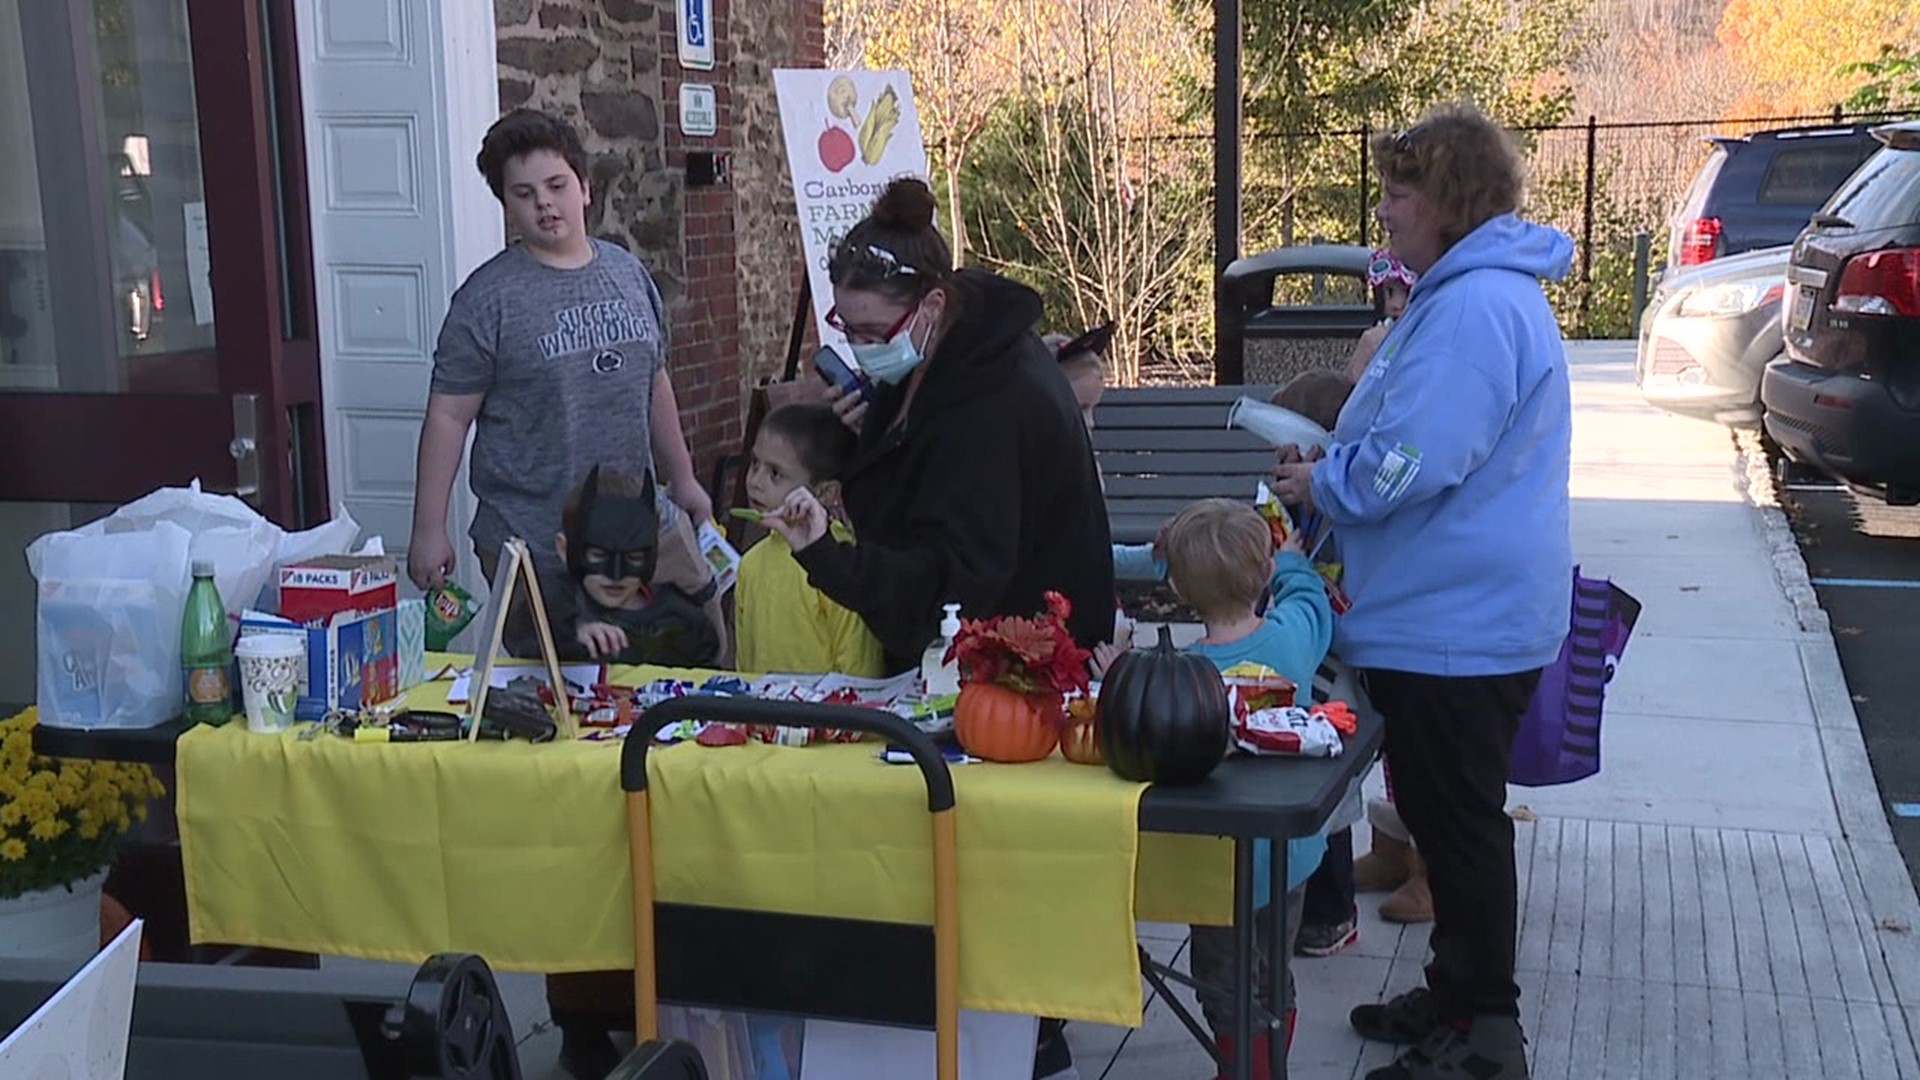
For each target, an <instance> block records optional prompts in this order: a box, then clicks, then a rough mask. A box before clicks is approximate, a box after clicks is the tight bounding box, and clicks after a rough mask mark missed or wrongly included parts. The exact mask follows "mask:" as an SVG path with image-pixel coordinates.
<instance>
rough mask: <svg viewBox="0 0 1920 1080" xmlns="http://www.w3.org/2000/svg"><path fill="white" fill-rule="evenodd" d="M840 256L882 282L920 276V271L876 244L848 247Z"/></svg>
mask: <svg viewBox="0 0 1920 1080" xmlns="http://www.w3.org/2000/svg"><path fill="white" fill-rule="evenodd" d="M840 254H841V257H842V258H852V259H855V260H857V261H858V263H859V265H860V268H861V269H863V270H865V271H867V272H868V273H869V274H871V275H873V276H874V277H877V278H879V279H880V280H882V281H885V280H886V279H888V278H896V277H919V276H920V271H918V270H915V269H914V268H913V267H911V266H909V265H907V264H906V263H904V262H902V261H901V260H900V256H898V255H895V254H894V253H893V252H891V251H888V250H887V249H886V248H883V247H881V246H880V245H878V244H863V245H861V246H859V247H854V246H851V245H849V246H848V247H846V248H845V249H843V250H842V251H841V253H840Z"/></svg>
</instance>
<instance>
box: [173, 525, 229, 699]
mask: <svg viewBox="0 0 1920 1080" xmlns="http://www.w3.org/2000/svg"><path fill="white" fill-rule="evenodd" d="M180 666H181V668H182V669H183V671H184V673H185V675H186V686H187V714H186V715H187V720H188V722H190V723H195V724H215V725H218V724H224V723H226V722H227V721H229V720H231V719H233V678H232V672H233V638H232V636H231V635H229V634H228V633H227V608H226V605H225V604H222V603H221V602H220V589H219V588H218V587H217V586H215V585H214V583H213V564H212V563H210V562H206V561H204V560H201V561H196V562H195V563H194V564H193V587H192V588H191V589H188V590H187V611H186V614H185V615H183V616H182V617H181V619H180Z"/></svg>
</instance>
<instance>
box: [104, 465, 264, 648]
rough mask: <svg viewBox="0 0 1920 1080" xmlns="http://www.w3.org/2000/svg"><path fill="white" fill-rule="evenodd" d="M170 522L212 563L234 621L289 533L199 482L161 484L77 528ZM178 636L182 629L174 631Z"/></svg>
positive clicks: (121, 528) (197, 555) (143, 527)
mask: <svg viewBox="0 0 1920 1080" xmlns="http://www.w3.org/2000/svg"><path fill="white" fill-rule="evenodd" d="M163 521H164V522H171V523H172V524H175V525H178V526H180V527H181V528H183V529H185V530H187V532H188V534H189V535H191V536H192V537H193V550H192V553H191V554H190V555H189V556H188V558H189V559H191V560H199V559H206V560H207V561H209V562H211V563H213V583H214V584H215V585H216V586H218V587H219V589H220V601H221V603H223V604H225V605H226V609H227V615H228V617H229V618H231V619H232V620H233V621H234V623H235V625H238V624H239V619H240V613H241V612H243V611H245V610H247V609H248V608H249V607H252V606H253V602H254V601H255V600H256V599H257V598H258V597H259V596H260V589H261V587H262V586H264V585H266V583H267V580H268V579H269V578H271V577H272V576H273V565H274V555H275V553H276V552H277V551H278V550H279V548H280V541H281V538H282V537H284V536H285V535H286V534H285V533H284V532H283V531H282V530H281V528H280V526H278V525H275V524H274V523H273V522H271V521H268V520H267V519H266V518H263V517H261V516H260V514H259V512H258V511H256V510H254V508H253V507H251V506H248V505H247V504H246V503H244V502H241V501H240V500H239V499H236V498H234V497H233V496H231V495H215V494H213V493H211V492H206V491H201V490H200V481H198V480H195V481H194V482H193V483H192V484H191V485H189V486H187V487H183V488H161V489H159V490H158V491H154V492H151V493H149V494H147V495H143V496H141V497H140V498H138V499H135V500H134V501H132V502H130V503H128V504H127V505H125V506H122V507H121V508H120V509H118V510H115V511H114V512H113V513H111V514H109V515H107V516H106V518H104V519H102V520H100V521H96V522H94V523H93V524H92V525H88V526H86V527H84V528H81V529H78V530H76V531H77V532H81V533H86V532H89V531H93V530H99V531H102V532H106V533H140V532H145V531H147V530H148V529H150V528H152V527H153V526H154V525H155V524H156V523H159V522H163ZM173 633H174V636H175V637H178V636H179V633H180V631H179V628H178V627H176V628H175V629H174V631H173Z"/></svg>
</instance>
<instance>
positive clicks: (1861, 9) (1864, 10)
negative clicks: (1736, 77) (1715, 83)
mask: <svg viewBox="0 0 1920 1080" xmlns="http://www.w3.org/2000/svg"><path fill="white" fill-rule="evenodd" d="M1717 37H1718V38H1719V40H1720V43H1721V45H1723V46H1724V47H1725V48H1726V50H1727V52H1728V54H1729V55H1730V57H1731V58H1732V60H1733V61H1734V64H1735V66H1736V68H1737V70H1738V71H1740V72H1741V73H1742V74H1744V75H1745V76H1746V78H1747V79H1748V81H1749V86H1750V89H1749V91H1748V95H1747V96H1746V97H1745V98H1743V99H1742V100H1741V101H1740V102H1739V103H1738V105H1737V106H1736V108H1737V109H1740V110H1743V111H1744V114H1745V115H1753V116H1766V115H1794V114H1811V113H1820V112H1825V111H1827V110H1829V109H1832V108H1834V107H1835V106H1838V105H1841V104H1842V103H1844V102H1846V101H1848V99H1849V98H1851V97H1852V96H1853V95H1854V94H1855V93H1856V92H1858V91H1860V90H1861V89H1862V88H1863V87H1866V86H1868V85H1869V84H1871V83H1872V82H1873V81H1874V78H1875V74H1876V72H1877V71H1878V70H1879V69H1878V67H1877V66H1876V65H1881V64H1890V65H1894V66H1893V68H1892V69H1891V70H1893V71H1894V72H1896V73H1897V65H1898V64H1899V63H1900V62H1902V60H1903V58H1904V59H1906V60H1907V61H1908V62H1910V61H1911V58H1912V57H1914V56H1916V55H1920V6H1916V5H1915V4H1913V3H1911V2H1907V3H1897V2H1889V0H1727V6H1726V8H1725V10H1723V11H1722V12H1721V15H1720V26H1719V29H1718V31H1717ZM1892 90H1893V92H1892V93H1890V94H1889V95H1886V96H1884V97H1882V98H1881V99H1880V100H1879V104H1880V106H1881V107H1882V108H1887V107H1896V108H1897V107H1900V106H1902V105H1904V106H1907V107H1916V106H1920V86H1909V87H1908V88H1907V90H1908V92H1909V93H1911V94H1913V97H1910V98H1908V100H1906V101H1904V102H1903V101H1900V100H1898V98H1899V96H1900V92H1899V87H1898V86H1897V85H1896V86H1894V87H1893V88H1892Z"/></svg>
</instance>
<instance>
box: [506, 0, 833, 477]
mask: <svg viewBox="0 0 1920 1080" xmlns="http://www.w3.org/2000/svg"><path fill="white" fill-rule="evenodd" d="M674 12H675V6H674V0H494V21H495V23H496V25H497V27H498V31H499V44H498V59H499V69H500V106H501V108H502V109H511V108H515V107H517V106H520V105H526V106H529V107H531V108H536V109H542V110H545V111H547V112H551V113H554V114H556V115H559V116H562V117H565V118H566V119H568V120H570V121H572V122H573V123H574V124H575V125H576V126H577V127H579V129H580V134H581V137H582V139H583V140H584V141H585V143H586V146H587V151H588V153H589V155H590V156H591V158H592V163H591V168H590V172H591V175H590V177H589V179H590V180H591V181H592V184H593V204H592V206H591V207H590V208H589V210H588V218H587V225H588V228H589V229H591V230H592V231H593V232H594V233H595V234H596V235H598V236H601V237H603V238H605V239H608V240H612V241H614V242H616V243H619V244H622V245H623V246H625V247H627V248H628V249H630V250H631V251H633V252H634V254H636V255H638V256H639V257H640V258H641V260H642V261H644V262H645V263H646V265H647V268H648V269H649V270H650V271H651V272H652V273H653V276H654V279H655V280H656V281H657V282H658V283H659V285H660V289H661V292H662V293H663V294H664V295H665V297H666V299H667V303H668V305H669V309H670V319H671V322H672V327H671V333H672V338H673V354H672V360H671V371H672V373H673V381H674V388H675V391H676V392H677V394H678V396H679V399H680V413H681V419H682V422H683V423H684V424H685V426H686V428H687V435H688V439H689V441H690V442H691V443H692V445H693V452H694V462H695V465H696V466H697V467H698V468H699V469H700V476H701V479H702V480H703V481H708V480H709V479H710V477H711V474H712V470H713V466H714V463H715V462H716V461H718V460H719V459H720V458H721V457H722V456H723V455H727V454H732V453H735V452H737V451H738V450H739V449H740V431H741V421H742V419H743V414H744V412H745V400H746V390H747V388H748V387H750V386H751V385H753V383H754V382H756V381H757V380H758V378H759V377H761V376H763V375H765V374H766V373H768V372H769V371H772V370H775V369H777V368H778V366H779V364H780V362H781V360H782V358H783V356H784V350H785V346H786V339H787V331H788V326H789V325H790V323H791V320H792V317H793V305H794V302H795V292H796V289H798V288H799V287H800V282H801V277H800V273H801V265H800V243H799V236H798V232H797V228H796V225H795V223H794V212H793V196H792V192H791V190H790V186H789V182H788V179H787V172H786V155H785V152H784V150H783V148H782V144H781V140H780V124H779V110H778V108H777V106H776V104H775V102H774V96H773V77H772V71H773V69H774V68H777V67H794V66H797V67H808V66H817V65H818V64H819V63H821V58H822V56H823V55H824V43H823V33H822V27H821V0H714V42H715V60H716V64H715V69H714V70H713V71H710V72H698V71H696V72H683V71H682V69H681V68H680V64H679V61H678V59H677V50H676V44H675V42H676V40H677V33H678V30H677V23H676V21H675V18H674ZM683 74H684V75H685V76H686V79H687V81H693V82H703V83H708V84H710V85H712V86H713V87H714V88H715V95H716V97H717V98H718V102H719V113H720V123H719V133H718V134H717V135H716V136H714V137H712V138H688V137H686V136H683V135H681V134H680V124H679V94H680V83H681V82H682V76H683ZM689 152H712V153H716V154H719V155H720V156H721V158H722V159H723V161H724V163H725V172H726V175H725V178H724V179H723V180H722V181H721V182H720V183H719V184H717V185H714V186H711V187H693V188H689V187H688V186H687V183H686V162H687V154H688V153H689ZM726 494H727V493H726V492H714V495H715V496H716V497H717V498H721V499H724V498H725V496H726Z"/></svg>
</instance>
